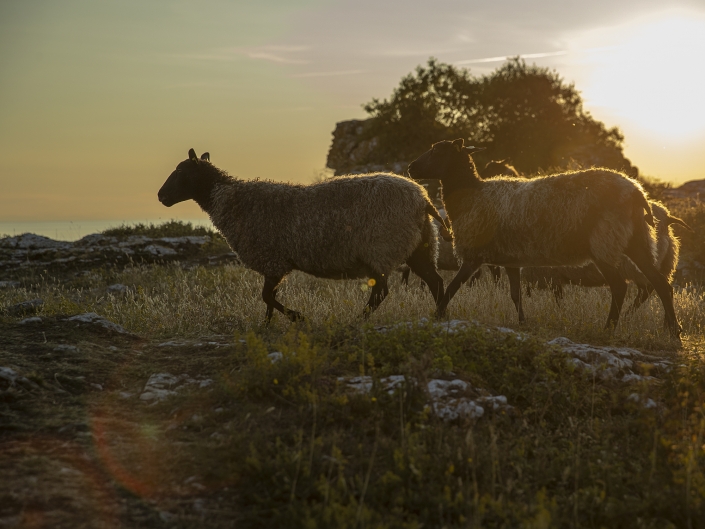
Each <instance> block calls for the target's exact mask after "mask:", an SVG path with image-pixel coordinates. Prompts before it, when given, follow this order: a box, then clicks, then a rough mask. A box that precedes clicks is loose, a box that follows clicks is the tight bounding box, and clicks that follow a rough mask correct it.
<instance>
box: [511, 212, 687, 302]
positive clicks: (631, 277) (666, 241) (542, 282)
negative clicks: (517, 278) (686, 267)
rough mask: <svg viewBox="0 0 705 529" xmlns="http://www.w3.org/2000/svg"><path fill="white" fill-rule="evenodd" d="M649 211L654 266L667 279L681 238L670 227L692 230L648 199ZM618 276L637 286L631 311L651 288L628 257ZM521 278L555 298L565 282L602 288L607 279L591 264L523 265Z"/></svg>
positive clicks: (528, 286)
mask: <svg viewBox="0 0 705 529" xmlns="http://www.w3.org/2000/svg"><path fill="white" fill-rule="evenodd" d="M649 205H650V206H651V211H652V212H653V215H654V219H655V220H656V263H655V264H656V268H657V269H658V270H659V272H661V274H662V275H663V276H664V277H665V278H666V279H667V280H668V281H669V282H670V281H671V279H673V274H674V272H675V271H676V267H677V266H678V254H679V253H680V241H679V240H678V238H677V237H676V236H675V234H674V233H673V228H672V226H673V225H675V224H678V225H680V226H683V227H685V228H687V229H689V230H690V231H693V230H692V229H691V228H690V226H688V225H687V224H686V223H685V222H684V221H683V220H682V219H679V218H678V217H673V216H672V215H671V214H670V212H669V211H668V209H667V208H666V206H664V205H663V204H661V203H660V202H656V201H653V200H651V201H649ZM618 268H619V273H620V275H621V276H622V277H623V278H624V279H626V280H628V281H632V282H633V283H634V284H635V285H636V286H637V288H638V292H637V295H636V298H634V301H633V303H632V305H631V307H630V308H629V310H630V311H635V310H636V309H638V308H639V307H640V306H641V305H642V304H643V303H644V302H645V301H646V300H647V299H649V296H650V295H651V293H652V292H653V290H654V287H652V286H651V283H649V280H648V279H646V277H645V276H644V274H642V273H641V272H640V271H639V269H638V268H637V267H636V266H634V263H632V262H631V261H630V260H629V259H627V258H623V259H622V261H621V262H620V263H619V267H618ZM521 275H522V279H523V280H524V281H525V282H527V283H528V285H527V290H528V292H529V293H530V292H531V288H532V287H538V288H541V289H544V288H550V289H551V290H552V291H553V294H554V296H555V298H556V300H557V301H558V300H560V299H561V298H562V297H563V287H564V286H565V285H568V284H573V285H581V286H585V287H602V286H606V285H607V282H606V281H605V278H604V277H602V274H601V273H600V271H599V270H598V269H597V267H596V266H595V265H594V264H592V263H591V264H589V265H587V266H580V267H564V266H558V267H536V268H525V269H523V270H522V271H521Z"/></svg>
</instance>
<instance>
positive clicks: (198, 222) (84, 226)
mask: <svg viewBox="0 0 705 529" xmlns="http://www.w3.org/2000/svg"><path fill="white" fill-rule="evenodd" d="M170 220H178V221H180V222H190V223H191V224H192V225H193V226H194V227H195V226H203V227H206V228H212V227H213V224H212V223H211V221H210V220H209V219H203V218H201V219H167V218H162V217H159V218H156V219H129V220H125V219H123V220H59V221H11V222H7V221H5V222H3V221H0V238H3V237H8V236H9V237H15V236H17V235H22V234H23V233H34V234H35V235H42V236H44V237H49V238H50V239H54V240H57V241H77V240H79V239H81V238H83V237H85V236H86V235H90V234H92V233H100V232H102V231H105V230H107V229H108V228H115V227H118V226H122V225H125V224H126V225H135V224H140V223H141V224H163V223H165V222H169V221H170Z"/></svg>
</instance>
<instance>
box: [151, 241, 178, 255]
mask: <svg viewBox="0 0 705 529" xmlns="http://www.w3.org/2000/svg"><path fill="white" fill-rule="evenodd" d="M144 251H145V252H149V253H151V254H152V255H156V256H159V257H161V256H164V255H176V250H174V249H173V248H167V247H166V246H160V245H158V244H150V245H149V246H145V248H144Z"/></svg>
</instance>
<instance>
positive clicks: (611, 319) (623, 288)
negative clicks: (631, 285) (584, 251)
mask: <svg viewBox="0 0 705 529" xmlns="http://www.w3.org/2000/svg"><path fill="white" fill-rule="evenodd" d="M595 265H596V266H597V268H598V269H599V270H600V272H601V273H602V276H603V277H604V278H605V281H607V284H608V285H609V286H610V291H611V292H612V305H611V306H610V313H609V315H608V316H607V323H606V324H605V329H613V328H615V327H616V326H617V322H618V321H619V313H620V312H621V311H622V305H623V304H624V296H626V295H627V281H626V280H625V279H624V278H623V277H622V276H621V275H620V273H619V270H618V269H617V268H615V267H614V266H612V265H610V264H607V263H602V262H597V261H596V262H595Z"/></svg>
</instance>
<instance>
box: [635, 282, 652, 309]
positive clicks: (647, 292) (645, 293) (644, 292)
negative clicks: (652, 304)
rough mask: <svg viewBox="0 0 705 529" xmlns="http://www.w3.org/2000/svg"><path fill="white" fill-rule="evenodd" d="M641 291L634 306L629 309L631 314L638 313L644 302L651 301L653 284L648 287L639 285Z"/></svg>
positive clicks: (637, 294)
mask: <svg viewBox="0 0 705 529" xmlns="http://www.w3.org/2000/svg"><path fill="white" fill-rule="evenodd" d="M637 288H638V289H639V291H638V292H637V293H636V297H635V298H634V301H633V302H632V306H631V307H629V312H636V309H638V308H639V307H641V306H642V305H643V304H644V302H645V301H646V300H647V299H649V297H650V296H651V293H652V292H653V291H654V287H652V286H651V284H648V285H637Z"/></svg>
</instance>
